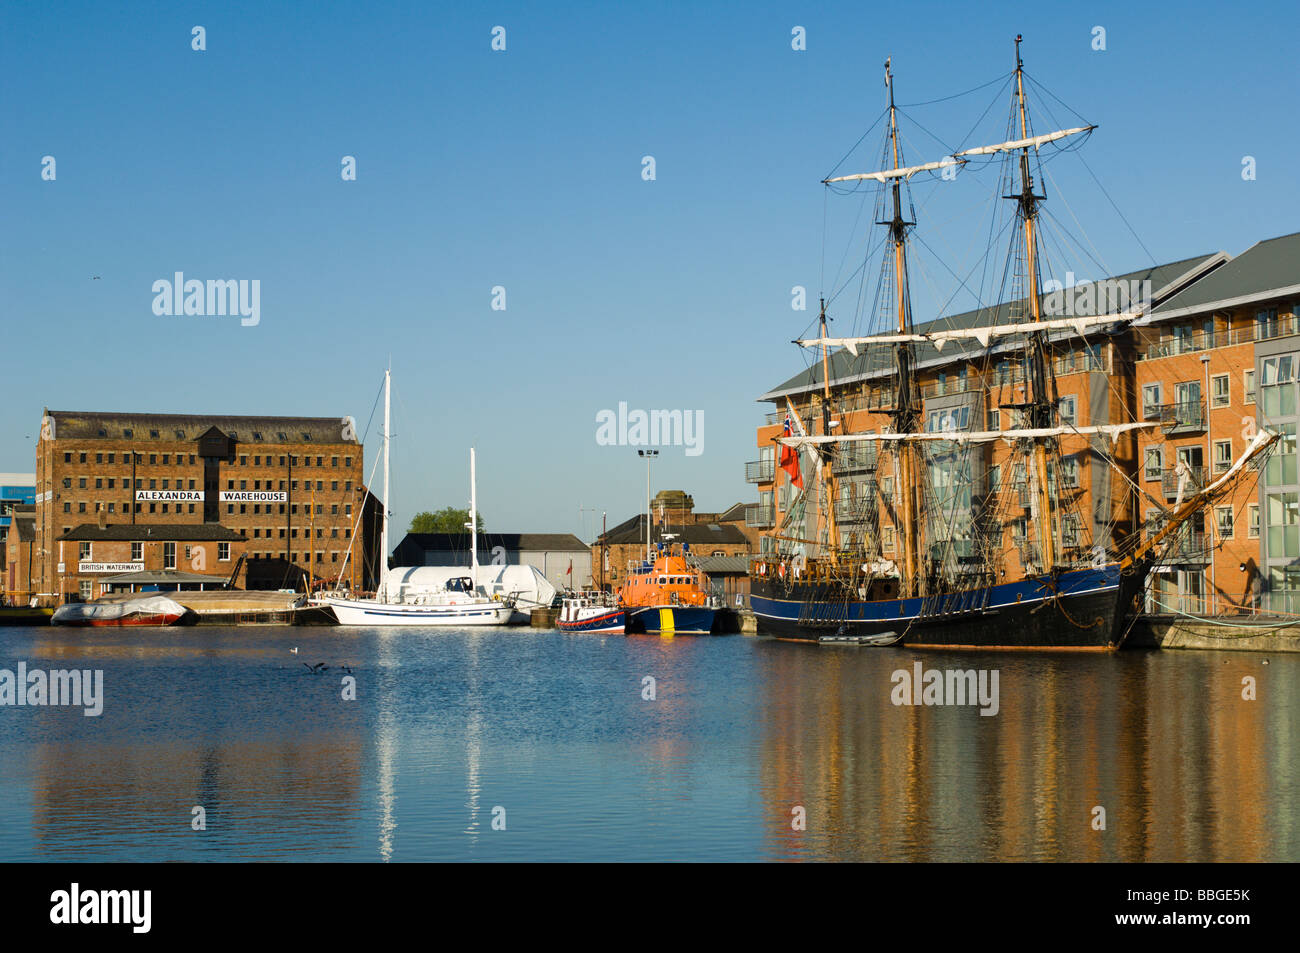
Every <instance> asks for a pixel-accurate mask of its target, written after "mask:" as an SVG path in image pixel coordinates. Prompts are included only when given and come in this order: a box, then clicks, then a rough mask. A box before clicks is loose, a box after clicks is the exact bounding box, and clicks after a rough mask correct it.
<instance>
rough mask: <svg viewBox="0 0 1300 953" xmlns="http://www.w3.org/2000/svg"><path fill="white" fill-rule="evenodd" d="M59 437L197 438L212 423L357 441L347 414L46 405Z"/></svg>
mask: <svg viewBox="0 0 1300 953" xmlns="http://www.w3.org/2000/svg"><path fill="white" fill-rule="evenodd" d="M45 415H46V416H47V417H50V418H52V419H53V421H54V426H55V431H54V436H55V437H56V438H57V439H59V440H63V439H66V438H69V437H71V438H73V439H77V440H166V441H171V442H175V441H177V440H197V439H198V438H199V437H200V436H202V435H203V434H204V433H206V432H207V431H208V430H210V429H211V428H213V427H216V428H217V429H218V430H220V431H222V432H223V433H225V434H226V435H227V436H229V437H232V438H234V439H235V440H237V441H238V442H240V443H250V444H255V443H272V444H281V443H351V444H358V445H359V443H360V441H359V440H358V438H357V435H356V427H355V425H354V424H353V422H352V419H351V418H345V417H240V416H228V415H206V414H128V413H101V412H98V411H83V410H46V411H45Z"/></svg>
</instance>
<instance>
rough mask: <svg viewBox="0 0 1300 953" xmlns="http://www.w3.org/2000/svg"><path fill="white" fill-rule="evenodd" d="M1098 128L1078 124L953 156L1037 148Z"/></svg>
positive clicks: (967, 150) (979, 147) (980, 147)
mask: <svg viewBox="0 0 1300 953" xmlns="http://www.w3.org/2000/svg"><path fill="white" fill-rule="evenodd" d="M1096 128H1097V127H1096V126H1095V125H1094V126H1076V127H1075V128H1073V129H1058V130H1057V131H1056V132H1045V133H1043V134H1042V135H1041V136H1030V137H1029V138H1027V139H1012V140H1011V141H1010V142H999V143H996V144H994V145H991V146H976V147H975V148H973V149H963V150H961V151H960V152H955V153H953V158H960V157H961V156H984V155H991V154H992V153H995V152H1014V151H1015V150H1017V149H1027V148H1032V149H1037V148H1038V147H1039V146H1041V145H1043V144H1045V143H1048V142H1055V141H1056V140H1057V139H1064V138H1065V137H1066V136H1075V135H1078V134H1079V133H1081V132H1092V130H1094V129H1096Z"/></svg>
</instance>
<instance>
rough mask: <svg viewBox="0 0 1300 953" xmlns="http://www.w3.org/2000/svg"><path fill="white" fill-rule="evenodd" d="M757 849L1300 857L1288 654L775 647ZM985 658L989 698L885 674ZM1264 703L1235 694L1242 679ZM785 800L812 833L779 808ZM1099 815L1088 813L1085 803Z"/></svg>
mask: <svg viewBox="0 0 1300 953" xmlns="http://www.w3.org/2000/svg"><path fill="white" fill-rule="evenodd" d="M761 651H762V654H763V656H764V661H765V669H766V675H765V682H766V684H767V686H768V691H769V693H770V695H769V704H768V706H767V720H766V723H765V738H764V742H763V745H762V755H761V757H762V761H763V767H762V778H763V780H762V784H763V788H764V791H765V792H766V796H767V798H768V802H769V810H768V812H767V814H768V818H769V823H768V829H767V846H768V850H769V851H770V853H771V854H772V855H774V856H776V857H781V858H790V859H794V858H808V857H817V858H825V859H835V860H909V861H926V860H928V861H935V860H939V861H951V860H1107V861H1162V860H1205V861H1229V860H1243V861H1249V860H1262V859H1291V860H1294V859H1296V858H1297V856H1300V844H1297V839H1296V831H1295V806H1294V800H1293V797H1292V794H1291V792H1293V791H1294V790H1295V783H1296V767H1295V757H1294V756H1295V751H1294V750H1293V739H1294V738H1295V734H1296V727H1297V698H1296V692H1297V689H1296V685H1297V682H1296V675H1297V674H1300V665H1298V664H1297V662H1300V660H1297V659H1295V658H1285V657H1283V658H1273V659H1271V662H1272V664H1271V665H1270V666H1263V665H1262V664H1261V663H1262V658H1263V657H1262V656H1260V655H1255V654H1235V653H1234V654H1232V655H1224V654H1214V653H1188V652H1182V653H1174V652H1170V653H1164V654H1160V653H1154V652H1149V653H1144V652H1132V653H1123V654H1120V655H1118V656H1114V657H1108V656H1095V657H1094V656H1065V655H1042V656H1038V655H1034V656H1014V657H1012V656H1008V655H1002V654H987V655H960V654H949V653H935V654H922V655H919V656H917V655H915V654H914V653H894V654H884V653H868V652H863V651H861V650H840V649H835V650H826V649H823V650H814V651H809V650H807V649H806V647H803V646H787V645H782V644H777V643H769V644H767V645H766V646H764V647H762V648H761ZM918 658H919V659H920V660H922V662H923V664H924V665H925V666H926V668H940V669H947V668H956V669H970V668H975V669H980V668H987V669H998V670H1000V673H1001V679H1000V683H1001V710H1000V711H999V713H998V715H997V716H996V717H982V716H980V714H979V712H978V709H977V708H975V707H964V708H962V707H937V706H932V707H906V706H895V705H894V704H892V702H891V701H890V689H891V687H892V685H891V682H890V674H891V673H892V671H893V670H895V669H897V668H910V667H911V665H912V663H913V661H914V660H915V659H918ZM1245 676H1251V677H1254V678H1255V679H1256V680H1257V681H1258V683H1259V686H1260V688H1259V692H1260V695H1259V699H1258V700H1256V701H1248V700H1244V699H1243V698H1242V688H1243V685H1242V678H1243V677H1245ZM792 805H802V806H804V807H805V808H806V809H807V812H808V829H807V831H805V832H799V831H796V830H793V829H792V826H791V824H790V823H789V816H790V808H791V806H792ZM1099 807H1100V808H1102V809H1104V811H1105V815H1104V821H1105V829H1104V830H1099V829H1096V828H1095V826H1094V822H1095V820H1096V818H1097V814H1096V812H1095V809H1096V808H1099Z"/></svg>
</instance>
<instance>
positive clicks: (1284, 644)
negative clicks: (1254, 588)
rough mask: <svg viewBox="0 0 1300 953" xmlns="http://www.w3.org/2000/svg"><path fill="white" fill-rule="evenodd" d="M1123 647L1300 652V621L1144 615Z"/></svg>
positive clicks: (1258, 617) (1266, 617) (1261, 616)
mask: <svg viewBox="0 0 1300 953" xmlns="http://www.w3.org/2000/svg"><path fill="white" fill-rule="evenodd" d="M1124 647H1125V648H1137V649H1143V648H1145V649H1215V650H1218V651H1225V650H1226V651H1238V652H1300V618H1294V617H1291V616H1264V615H1257V616H1253V617H1245V618H1243V617H1241V616H1220V617H1218V618H1211V619H1189V618H1182V617H1178V616H1164V615H1160V616H1143V617H1142V618H1141V619H1139V620H1138V621H1137V624H1136V625H1134V626H1133V631H1132V632H1130V633H1129V637H1128V640H1127V641H1126V642H1125V643H1124Z"/></svg>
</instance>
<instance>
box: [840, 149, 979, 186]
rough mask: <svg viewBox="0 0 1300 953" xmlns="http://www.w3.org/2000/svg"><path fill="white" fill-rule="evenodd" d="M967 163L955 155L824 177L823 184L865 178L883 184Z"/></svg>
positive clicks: (857, 180) (858, 180)
mask: <svg viewBox="0 0 1300 953" xmlns="http://www.w3.org/2000/svg"><path fill="white" fill-rule="evenodd" d="M965 164H966V160H965V159H957V158H954V157H953V156H948V157H947V158H944V159H940V160H939V161H938V162H926V163H924V164H923V165H910V166H907V167H906V168H903V169H885V170H884V171H881V172H859V173H857V174H856V175H840V176H836V177H835V178H833V179H822V184H823V185H829V184H830V183H832V182H860V181H862V180H863V179H871V180H872V181H874V182H879V183H881V184H882V185H883V184H884V183H885V182H888V181H889V180H890V179H910V178H911V177H912V176H914V175H916V173H918V172H930V171H932V170H934V169H946V168H948V167H949V166H954V165H955V166H962V165H965Z"/></svg>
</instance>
